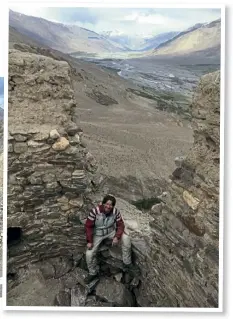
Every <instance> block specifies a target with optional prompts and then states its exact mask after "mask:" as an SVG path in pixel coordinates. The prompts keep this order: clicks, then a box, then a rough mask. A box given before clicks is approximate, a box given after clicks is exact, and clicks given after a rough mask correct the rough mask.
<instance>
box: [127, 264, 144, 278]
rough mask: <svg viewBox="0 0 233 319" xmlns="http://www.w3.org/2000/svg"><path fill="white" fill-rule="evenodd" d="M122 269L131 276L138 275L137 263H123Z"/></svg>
mask: <svg viewBox="0 0 233 319" xmlns="http://www.w3.org/2000/svg"><path fill="white" fill-rule="evenodd" d="M124 269H125V272H128V273H129V274H130V275H131V276H133V277H137V276H140V273H141V271H140V269H139V267H138V266H137V265H133V264H132V263H131V264H124Z"/></svg>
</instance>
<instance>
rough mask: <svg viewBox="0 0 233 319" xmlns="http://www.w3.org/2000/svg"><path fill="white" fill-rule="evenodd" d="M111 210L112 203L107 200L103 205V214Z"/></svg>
mask: <svg viewBox="0 0 233 319" xmlns="http://www.w3.org/2000/svg"><path fill="white" fill-rule="evenodd" d="M112 208H113V205H112V201H110V200H108V201H107V202H106V203H105V204H104V211H105V213H109V212H110V211H111V210H112Z"/></svg>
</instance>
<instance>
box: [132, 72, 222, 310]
mask: <svg viewBox="0 0 233 319" xmlns="http://www.w3.org/2000/svg"><path fill="white" fill-rule="evenodd" d="M192 116H193V127H194V145H193V147H192V148H191V149H190V152H189V153H188V154H187V156H186V157H184V158H180V159H177V160H176V164H177V169H176V170H175V171H174V172H173V174H172V176H171V183H170V187H169V189H168V190H167V192H166V194H164V195H166V196H163V197H162V199H163V201H164V202H165V204H163V205H162V204H159V205H156V206H155V207H154V209H153V210H152V214H153V217H154V219H155V220H154V221H153V222H150V226H151V232H150V244H149V245H150V257H149V258H147V262H146V264H147V265H146V267H144V270H143V271H144V274H143V280H142V285H141V287H140V289H139V290H138V297H137V300H138V303H139V304H140V305H141V306H164V307H171V306H173V307H177V306H178V307H218V274H219V144H220V73H219V72H215V73H211V74H208V75H205V76H203V77H202V78H201V81H200V83H199V86H198V88H197V90H196V92H195V94H194V98H193V102H192Z"/></svg>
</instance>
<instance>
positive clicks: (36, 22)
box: [9, 10, 125, 53]
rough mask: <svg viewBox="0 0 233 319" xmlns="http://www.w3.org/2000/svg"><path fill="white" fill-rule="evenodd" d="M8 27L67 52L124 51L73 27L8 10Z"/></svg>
mask: <svg viewBox="0 0 233 319" xmlns="http://www.w3.org/2000/svg"><path fill="white" fill-rule="evenodd" d="M9 25H10V26H11V27H12V28H15V29H16V30H17V31H19V32H20V33H22V34H24V35H26V36H29V37H30V38H32V39H33V40H34V41H35V42H39V43H41V44H42V45H45V46H49V47H51V48H53V49H56V50H60V51H62V52H64V53H68V52H76V51H77V52H88V53H101V52H117V51H124V50H125V49H124V48H123V47H122V46H121V45H120V44H118V43H114V42H112V41H110V40H108V39H106V38H105V37H103V36H101V35H99V34H97V33H95V32H93V31H90V30H87V29H84V28H80V27H78V26H75V25H71V26H69V25H64V24H62V23H55V22H51V21H48V20H45V19H42V18H37V17H31V16H27V15H25V14H21V13H17V12H14V11H12V10H10V15H9Z"/></svg>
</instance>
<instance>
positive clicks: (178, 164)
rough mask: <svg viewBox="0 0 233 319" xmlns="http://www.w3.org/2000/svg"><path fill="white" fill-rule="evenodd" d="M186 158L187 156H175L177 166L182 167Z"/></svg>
mask: <svg viewBox="0 0 233 319" xmlns="http://www.w3.org/2000/svg"><path fill="white" fill-rule="evenodd" d="M184 160H185V156H178V157H176V158H175V164H176V166H177V167H181V166H182V164H183V162H184Z"/></svg>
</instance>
